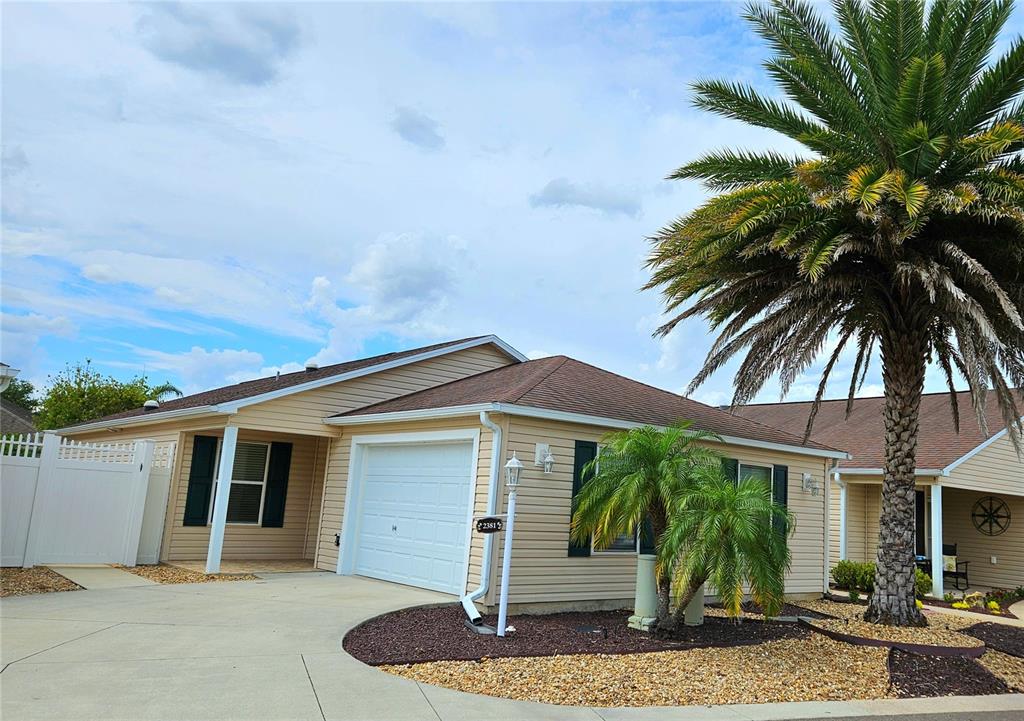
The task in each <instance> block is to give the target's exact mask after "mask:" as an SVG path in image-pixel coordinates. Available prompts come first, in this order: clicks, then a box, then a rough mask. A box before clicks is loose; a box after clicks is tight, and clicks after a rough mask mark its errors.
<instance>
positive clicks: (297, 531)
mask: <svg viewBox="0 0 1024 721" xmlns="http://www.w3.org/2000/svg"><path fill="white" fill-rule="evenodd" d="M680 419H686V420H690V421H692V422H693V423H694V424H695V425H696V427H698V428H702V429H706V430H709V431H714V432H715V433H717V434H719V436H720V437H721V439H722V442H721V443H718V444H715V445H716V446H717V448H718V450H719V451H720V452H721V453H722V454H723V455H725V456H726V457H727V458H729V459H733V460H735V461H736V463H735V468H736V472H737V474H739V475H742V476H755V477H762V478H764V479H765V482H766V483H770V484H771V485H772V488H773V493H774V495H775V497H776V498H777V499H779V500H780V501H781V502H784V503H787V504H788V506H789V508H790V509H791V510H792V511H793V513H794V514H795V517H796V529H795V532H794V534H793V536H792V540H791V544H792V554H793V565H792V570H791V571H790V573H789V576H788V578H787V584H786V590H787V593H789V594H790V595H792V596H794V597H799V596H812V595H816V594H820V593H821V592H822V590H824V589H825V588H827V577H828V574H827V569H828V567H829V558H828V553H829V546H828V543H827V542H826V541H827V539H828V537H829V527H828V524H829V514H828V504H829V497H828V492H829V485H828V483H827V476H828V473H829V472H830V471H831V468H832V465H833V463H834V462H835V460H837V459H840V458H844V457H845V455H846V454H845V453H844V452H842V451H839V450H837V449H835V448H833V447H831V446H829V445H828V444H824V443H821V442H819V441H816V440H812V441H809V442H807V443H804V442H803V441H802V440H801V438H800V437H798V436H796V435H794V434H792V433H789V432H787V431H783V430H779V429H776V428H771V427H768V426H766V425H762V424H760V423H757V422H755V421H751V420H748V419H745V418H741V417H738V416H735V415H732V414H730V413H727V412H725V411H723V410H721V409H718V408H714V407H711V406H707V405H704V404H701V403H698V402H696V401H692V400H689V399H687V398H684V397H681V396H678V395H675V394H673V393H669V392H667V391H663V390H660V389H657V388H653V387H651V386H648V385H645V384H643V383H639V382H636V381H633V380H630V379H628V378H625V377H622V376H619V375H616V374H614V373H611V372H608V371H605V370H602V369H600V368H596V367H594V366H591V365H587V364H586V363H582V362H580V361H576V360H573V359H571V358H566V357H564V356H555V357H550V358H543V359H539V360H532V361H528V360H526V358H525V357H524V356H523V355H522V354H520V353H519V352H518V351H516V350H515V349H513V348H511V347H510V346H508V345H507V344H506V343H504V342H502V341H501V340H500V339H498V338H497V337H495V336H483V337H478V338H469V339H463V340H458V341H452V342H449V343H443V344H438V345H434V346H427V347H425V348H417V349H413V350H409V351H403V352H401V353H391V354H387V355H384V356H377V357H373V358H366V359H361V360H357V361H351V362H349V363H341V364H338V365H333V366H326V367H323V368H310V369H307V370H306V371H301V372H298V373H292V374H283V375H280V376H276V377H272V378H263V379H259V380H255V381H249V382H246V383H239V384H236V385H233V386H227V387H225V388H219V389H215V390H211V391H206V392H204V393H199V394H196V395H193V396H186V397H184V398H179V399H175V400H171V401H167V402H164V403H161V404H160V405H159V407H158V408H148V409H136V410H133V411H129V412H126V413H122V414H118V415H116V416H112V417H108V418H104V419H101V420H98V421H94V422H91V423H87V424H83V425H80V426H75V427H72V428H67V429H63V430H62V431H61V432H62V433H64V434H66V435H69V436H72V437H74V438H80V439H83V440H97V439H102V438H110V437H117V438H119V439H124V440H127V439H130V438H153V439H156V440H157V441H158V442H161V443H171V442H174V443H176V444H177V446H176V448H177V450H176V455H175V465H174V472H173V474H172V488H171V492H170V494H169V498H170V500H169V502H168V509H167V516H166V522H165V529H164V537H163V543H162V550H161V559H162V560H166V561H171V562H173V561H181V560H202V559H205V560H206V564H207V568H208V570H210V571H217V570H218V569H219V567H220V561H221V559H222V558H223V559H310V560H312V561H313V563H315V565H316V566H317V567H318V568H321V569H324V570H329V571H334V572H337V573H341V574H358V575H365V576H371V577H374V578H379V579H384V580H387V581H393V582H398V583H403V584H408V585H412V586H419V587H424V588H430V589H434V590H438V591H443V592H448V593H452V594H455V595H464V596H465V597H466V598H467V599H471V600H472V601H474V602H475V603H476V604H477V605H478V606H480V607H483V608H491V607H493V606H495V605H496V604H497V598H498V592H499V589H498V579H499V574H498V569H499V568H500V561H501V559H500V553H501V549H500V546H501V545H502V544H500V543H494V542H493V540H494V538H495V534H489V535H484V534H478V533H476V532H474V530H473V529H472V519H473V518H474V517H480V516H484V515H491V514H494V513H501V512H503V510H504V507H505V502H506V498H507V493H506V489H505V488H504V473H503V467H504V464H505V462H506V460H507V459H508V458H510V457H511V456H512V454H513V453H515V454H516V455H517V457H518V458H520V459H522V461H523V462H524V463H525V465H526V469H525V470H524V472H523V474H522V478H521V483H520V487H519V492H518V499H519V502H518V510H517V513H516V524H515V534H514V545H513V558H512V572H511V584H510V589H509V600H510V603H511V604H513V607H515V608H519V609H525V608H554V607H560V606H575V607H579V606H590V607H598V606H605V607H608V606H628V605H629V604H631V603H632V599H633V592H634V585H635V574H636V555H637V551H638V545H639V543H640V541H639V539H636V538H623V539H622V540H621V542H619V543H617V544H615V545H614V547H612V548H608V549H603V550H598V549H593V548H591V547H590V545H589V544H586V545H583V546H579V545H575V546H574V545H572V544H570V543H569V520H570V509H571V504H572V497H573V493H574V491H575V490H576V489H578V487H579V485H580V483H581V468H582V466H583V465H584V464H585V463H586V462H587V461H589V460H590V459H591V458H593V457H594V455H595V454H596V452H597V444H598V442H599V441H600V439H601V438H602V436H603V435H604V434H605V433H607V432H608V431H610V430H613V429H621V428H629V427H635V426H638V425H642V424H654V425H667V424H669V423H673V422H675V421H678V420H680ZM548 454H550V455H551V456H553V457H554V463H553V465H552V466H551V468H550V472H545V469H544V467H543V463H542V460H543V458H544V457H545V456H547V455H548ZM221 488H223V489H224V490H221V491H219V490H218V489H221ZM221 500H224V501H226V513H225V514H222V517H221V518H218V514H215V513H214V509H215V507H216V506H217V504H218V502H220V501H221Z"/></svg>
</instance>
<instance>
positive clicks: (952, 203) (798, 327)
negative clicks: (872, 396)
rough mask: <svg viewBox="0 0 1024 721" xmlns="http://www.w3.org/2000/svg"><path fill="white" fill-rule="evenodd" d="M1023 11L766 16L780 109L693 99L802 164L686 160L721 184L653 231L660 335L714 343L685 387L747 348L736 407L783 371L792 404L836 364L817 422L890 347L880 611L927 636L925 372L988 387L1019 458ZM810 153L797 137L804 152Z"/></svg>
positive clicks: (978, 397) (683, 172) (945, 8)
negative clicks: (922, 497) (918, 526)
mask: <svg viewBox="0 0 1024 721" xmlns="http://www.w3.org/2000/svg"><path fill="white" fill-rule="evenodd" d="M1012 5H1013V3H1012V2H1011V1H1010V0H935V1H934V2H933V3H931V6H930V8H929V9H928V11H927V12H926V9H925V3H924V1H923V0H874V1H873V2H871V3H864V2H860V1H859V0H835V2H834V3H833V6H834V9H835V16H836V17H835V20H836V22H835V25H834V29H833V26H832V25H830V24H829V23H828V22H827V21H826V20H825V19H823V18H822V17H821V16H820V15H819V14H818V12H817V11H816V10H815V9H814V8H813V7H812V6H811V5H810V4H808V3H805V2H800V1H799V0H775V1H774V2H772V3H771V4H769V5H752V6H750V7H748V8H747V11H746V17H747V19H748V20H749V21H750V22H751V23H752V24H753V26H754V28H755V30H756V31H757V33H758V34H759V35H760V36H761V37H763V38H764V39H765V40H766V41H767V43H768V45H769V47H770V48H771V49H772V51H773V52H774V57H772V58H771V59H770V60H768V61H767V62H766V63H765V68H766V70H767V73H768V75H769V77H770V78H771V79H772V80H774V81H775V82H776V84H777V85H778V86H779V87H780V88H781V90H782V91H783V93H784V95H785V97H784V98H782V99H775V98H770V97H766V96H765V95H763V94H762V93H760V92H758V91H757V90H755V89H754V88H752V87H749V86H747V85H742V84H738V83H733V82H726V81H719V80H702V81H700V82H698V83H697V84H696V85H695V91H696V98H695V101H694V103H695V105H696V106H697V107H699V108H702V109H705V110H708V111H710V112H712V113H716V114H718V115H721V116H724V117H727V118H732V119H735V120H739V121H741V122H744V123H747V124H749V125H753V126H757V127H760V128H767V129H770V130H774V131H776V132H778V133H780V134H782V135H783V136H785V137H786V138H788V141H787V144H788V145H790V146H792V145H795V144H799V145H800V146H802V148H803V149H804V150H805V152H803V153H800V154H792V155H791V154H785V153H782V152H777V151H766V152H745V151H730V150H725V151H720V152H715V153H711V154H708V155H706V156H704V157H702V158H699V159H697V160H695V161H694V162H692V163H690V164H688V165H685V166H683V167H682V168H680V169H679V170H677V171H676V172H675V173H674V174H673V175H672V177H673V178H679V179H699V180H702V181H704V183H705V185H706V186H707V187H708V188H709V189H711V190H712V191H715V192H717V193H718V195H717V196H715V197H713V198H711V199H710V200H708V201H707V202H705V203H704V204H703V205H702V206H700V207H699V208H697V209H696V210H694V211H692V212H691V213H689V214H688V215H686V216H684V217H682V218H680V219H678V220H676V221H675V222H673V223H672V224H670V225H668V226H667V227H665V228H664V229H663V230H661V231H660V232H659V233H658V234H657V236H656V237H655V238H654V239H653V250H652V253H651V255H650V258H649V260H648V267H649V268H650V269H651V271H652V277H651V281H650V282H649V284H648V286H647V287H648V288H661V289H662V292H663V294H664V298H665V304H666V307H667V311H668V312H669V313H671V314H672V317H671V319H670V320H669V321H668V322H667V323H666V324H665V325H663V326H662V327H661V328H660V329H659V333H661V334H666V333H668V332H670V331H671V330H672V329H673V328H675V327H676V325H677V324H679V323H680V322H682V321H684V320H686V319H688V318H697V317H702V318H705V319H707V320H709V321H710V323H711V325H712V327H713V328H714V329H715V330H716V331H717V332H718V334H719V335H718V337H717V339H716V340H715V342H714V344H713V345H712V347H711V350H710V352H709V353H708V356H707V358H706V359H705V362H704V366H703V368H702V369H701V370H700V372H699V373H698V374H697V375H696V377H695V378H694V379H693V381H692V383H691V386H690V391H691V392H692V391H693V390H694V389H695V388H696V387H697V386H699V385H700V384H701V383H703V382H704V381H705V380H706V379H707V378H708V377H709V376H710V375H711V374H713V373H714V372H715V371H716V370H718V369H719V368H721V367H722V366H723V365H725V364H726V363H728V362H729V361H730V360H731V359H733V358H734V357H735V356H737V355H740V356H741V357H742V361H741V362H740V364H739V369H738V371H737V373H736V376H735V379H734V385H735V394H734V396H733V404H742V403H746V402H748V401H750V400H751V399H753V398H754V396H755V395H756V394H757V393H758V392H759V391H760V390H761V389H762V388H763V387H764V384H765V382H766V381H767V380H768V379H769V378H771V377H773V376H774V375H776V374H777V375H778V377H779V379H780V385H781V389H782V392H783V394H785V393H786V392H787V391H788V390H789V388H790V387H791V385H792V384H793V382H794V381H795V380H796V379H797V378H798V377H799V376H800V375H801V374H802V373H804V372H805V371H807V370H808V369H809V368H810V367H811V366H812V364H813V363H814V362H815V360H816V359H817V358H818V357H819V356H820V355H821V354H822V353H827V361H826V363H825V365H824V369H823V371H822V374H821V379H820V384H819V386H818V392H817V396H816V397H815V400H814V403H813V406H812V409H811V413H810V414H809V418H808V424H807V434H808V435H809V434H810V431H811V428H812V424H813V422H814V416H815V414H816V412H817V409H818V406H819V404H820V401H821V399H822V397H823V395H824V393H825V391H826V387H827V381H828V379H829V376H830V375H831V373H832V371H833V370H834V369H835V368H836V366H837V363H838V361H839V360H840V358H841V357H842V353H843V351H844V350H846V349H847V348H848V347H849V348H850V349H851V350H852V351H853V353H852V355H853V357H854V359H855V360H854V365H853V371H852V374H851V379H850V381H851V382H850V386H849V399H850V400H849V402H848V404H847V410H848V411H849V409H850V408H851V407H852V405H853V398H854V395H855V394H856V391H857V389H858V388H859V385H860V384H861V383H863V380H864V378H865V374H866V372H867V369H868V366H869V364H870V362H871V361H872V359H873V358H875V356H876V355H879V356H880V357H881V366H882V380H883V383H884V388H885V411H884V420H885V468H884V481H883V484H882V507H881V515H880V523H879V540H878V554H877V563H876V565H875V583H874V593H873V594H872V596H871V601H870V605H869V606H868V609H867V612H866V614H865V618H866V619H867V620H868V621H872V622H876V623H887V624H895V625H924V624H925V623H926V621H925V619H924V617H923V616H922V614H921V613H920V611H919V610H918V609H917V606H916V605H915V598H914V590H915V583H914V571H915V563H914V487H915V475H914V473H915V466H916V455H917V441H918V414H919V411H920V405H921V395H922V392H923V389H924V380H925V370H926V368H927V366H928V362H929V361H931V362H933V363H934V364H935V367H936V369H937V370H938V371H940V372H941V373H942V374H943V375H944V376H945V380H946V382H947V385H948V386H949V389H950V391H951V401H952V414H953V419H954V423H955V424H957V427H959V418H958V416H957V402H956V397H955V395H953V394H952V392H953V391H954V390H955V383H956V382H962V383H965V384H966V385H967V387H968V388H969V390H970V393H971V398H972V401H973V404H974V410H975V415H976V416H977V419H978V423H979V425H980V427H981V429H982V431H983V432H984V433H988V427H987V423H986V419H985V413H984V405H985V401H986V397H987V392H988V387H989V386H991V387H992V389H993V390H994V391H995V393H994V396H995V398H996V401H997V402H998V404H999V407H1000V411H1001V413H1002V417H1003V421H1004V422H1005V424H1006V427H1007V428H1008V431H1009V436H1010V438H1011V439H1012V441H1013V442H1014V444H1015V445H1017V446H1018V447H1019V446H1020V436H1021V432H1022V424H1021V415H1022V413H1021V409H1020V408H1019V407H1018V405H1017V401H1016V400H1015V398H1014V395H1013V393H1012V392H1011V387H1017V388H1019V387H1022V386H1024V322H1022V315H1024V270H1022V268H1024V210H1022V205H1024V157H1022V155H1021V152H1022V151H1024V101H1022V98H1021V95H1022V89H1024V41H1022V39H1021V38H1019V37H1018V38H1014V39H1010V40H1009V42H1007V43H1005V45H1002V46H1001V47H1005V51H1004V52H1003V53H1002V54H995V53H994V50H995V49H996V47H997V43H998V41H999V35H1000V32H1001V31H1002V29H1003V27H1004V25H1005V24H1006V21H1007V19H1008V18H1009V17H1010V14H1011V11H1012ZM794 141H795V142H794Z"/></svg>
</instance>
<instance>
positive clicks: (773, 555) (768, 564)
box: [660, 466, 792, 622]
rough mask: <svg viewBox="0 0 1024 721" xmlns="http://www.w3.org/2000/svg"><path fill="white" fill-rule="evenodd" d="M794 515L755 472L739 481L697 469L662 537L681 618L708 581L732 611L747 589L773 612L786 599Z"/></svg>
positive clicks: (663, 557) (707, 468)
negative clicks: (790, 536) (778, 500)
mask: <svg viewBox="0 0 1024 721" xmlns="http://www.w3.org/2000/svg"><path fill="white" fill-rule="evenodd" d="M791 527H792V516H791V515H790V513H789V511H788V510H787V509H786V507H785V506H782V505H780V504H778V503H775V502H774V501H773V500H772V497H771V486H770V485H769V484H766V483H765V482H764V481H763V480H761V479H757V478H746V479H743V480H740V482H739V483H737V482H736V480H735V479H734V478H728V477H727V476H726V475H725V474H724V473H722V470H721V468H716V467H713V466H705V467H702V468H697V469H696V471H695V473H694V474H693V475H692V477H691V479H690V483H689V484H688V485H687V486H686V487H684V488H682V489H681V492H680V496H679V499H678V502H677V503H676V504H675V512H674V513H673V514H672V517H671V518H670V519H669V522H668V529H667V530H666V532H665V535H664V538H663V539H662V546H663V548H662V551H661V556H660V558H661V562H662V563H664V564H665V567H667V568H671V569H674V584H675V588H676V611H675V620H676V622H679V621H682V620H683V616H684V614H685V611H686V607H687V606H688V605H689V603H690V601H691V600H693V597H694V596H695V595H696V594H697V592H698V591H699V590H700V587H701V586H703V585H704V584H705V583H707V582H710V583H711V585H712V586H714V587H715V593H716V594H717V595H718V598H719V599H720V600H721V602H722V605H723V606H724V607H725V610H726V613H727V614H728V615H730V616H734V617H735V616H739V614H740V604H741V603H742V602H743V596H744V588H745V587H749V589H750V595H751V597H752V598H753V600H754V601H756V602H757V604H758V605H759V606H760V607H761V608H762V610H763V611H764V613H765V614H766V615H769V616H776V615H778V614H779V612H780V611H781V610H782V605H783V603H784V600H785V599H784V593H785V581H786V570H787V569H788V568H789V565H790V552H789V544H788V543H787V538H788V536H789V529H790V528H791Z"/></svg>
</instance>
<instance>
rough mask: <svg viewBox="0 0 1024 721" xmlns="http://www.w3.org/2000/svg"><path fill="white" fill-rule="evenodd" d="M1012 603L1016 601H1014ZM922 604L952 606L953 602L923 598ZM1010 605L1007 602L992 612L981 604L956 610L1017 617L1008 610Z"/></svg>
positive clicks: (984, 614) (1001, 616)
mask: <svg viewBox="0 0 1024 721" xmlns="http://www.w3.org/2000/svg"><path fill="white" fill-rule="evenodd" d="M1014 603H1016V601H1014ZM924 605H925V607H926V608H927V607H928V606H939V607H941V608H953V604H952V603H947V602H946V601H940V600H939V599H937V598H928V599H925V601H924ZM1012 605H1013V604H1012V603H1008V604H1007V605H1006V606H1002V607H1001V609H1002V613H992V612H991V611H989V610H988V609H987V608H984V607H981V606H977V607H974V608H958V609H957V610H958V611H966V612H967V613H976V614H978V615H979V616H999V617H1000V618H1017V617H1016V616H1014V615H1013V614H1012V613H1010V611H1009V608H1010V606H1012Z"/></svg>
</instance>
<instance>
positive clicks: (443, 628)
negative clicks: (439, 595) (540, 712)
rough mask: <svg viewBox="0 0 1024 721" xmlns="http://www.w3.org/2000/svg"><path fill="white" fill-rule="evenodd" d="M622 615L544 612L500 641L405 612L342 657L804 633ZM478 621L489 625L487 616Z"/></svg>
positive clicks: (622, 647) (400, 657)
mask: <svg viewBox="0 0 1024 721" xmlns="http://www.w3.org/2000/svg"><path fill="white" fill-rule="evenodd" d="M629 616H630V612H629V611H589V612H568V613H552V614H547V615H543V616H539V615H538V616H534V615H520V616H510V617H509V620H508V622H509V625H511V626H514V627H515V629H516V630H515V632H514V633H512V634H510V635H509V636H507V637H505V638H503V639H501V638H497V637H495V636H481V635H478V634H475V633H473V632H472V631H470V630H469V629H467V628H466V627H465V626H464V625H463V621H464V620H465V614H464V613H463V610H462V607H461V606H457V605H456V606H442V607H434V608H411V609H405V610H403V611H397V612H395V613H389V614H385V615H383V616H378V617H376V618H373V619H370V620H369V621H367V622H366V623H364V624H362V625H360V626H357V627H356V628H354V629H353V630H352V631H350V632H349V633H348V634H347V635H346V636H345V639H344V641H343V646H344V648H345V650H346V651H347V652H348V653H350V654H351V655H352V656H355V657H356V658H357V659H359V660H360V661H362V662H363V663H366V664H369V665H371V666H379V665H385V664H390V665H398V664H413V663H423V662H427V661H475V660H478V659H481V658H515V657H523V656H535V657H546V656H560V655H565V654H630V653H645V652H652V651H672V650H681V649H694V648H703V647H709V646H738V645H749V644H759V643H763V642H765V641H773V640H781V639H802V638H807V637H808V636H809V632H808V631H807V630H805V629H802V628H798V627H797V626H796V625H795V624H792V623H775V622H771V621H757V620H744V621H743V622H740V623H737V622H736V621H731V620H726V619H721V618H715V617H707V618H705V622H704V624H703V625H702V626H693V627H690V626H684V627H682V628H680V629H678V630H677V631H676V632H675V633H674V634H673V635H672V636H671V637H669V638H654V637H653V636H652V635H651V634H647V633H644V632H642V631H637V630H635V629H631V628H629V627H628V626H627V625H626V620H627V619H628V618H629ZM484 622H485V623H487V624H489V625H492V626H493V625H494V624H495V618H494V617H484Z"/></svg>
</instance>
